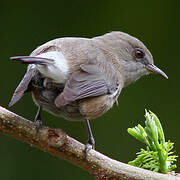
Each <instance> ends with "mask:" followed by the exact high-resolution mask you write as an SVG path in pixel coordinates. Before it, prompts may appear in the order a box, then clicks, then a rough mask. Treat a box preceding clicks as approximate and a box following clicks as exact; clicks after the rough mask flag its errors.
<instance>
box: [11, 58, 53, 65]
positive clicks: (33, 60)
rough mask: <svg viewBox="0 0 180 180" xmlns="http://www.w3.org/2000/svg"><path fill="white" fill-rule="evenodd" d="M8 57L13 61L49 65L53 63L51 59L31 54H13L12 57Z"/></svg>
mask: <svg viewBox="0 0 180 180" xmlns="http://www.w3.org/2000/svg"><path fill="white" fill-rule="evenodd" d="M10 59H11V60H14V61H20V62H22V63H23V64H39V65H50V64H53V63H54V60H53V59H48V58H42V57H33V56H14V57H10Z"/></svg>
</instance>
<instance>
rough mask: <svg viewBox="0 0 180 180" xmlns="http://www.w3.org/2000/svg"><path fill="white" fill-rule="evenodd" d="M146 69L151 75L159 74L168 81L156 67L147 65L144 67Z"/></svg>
mask: <svg viewBox="0 0 180 180" xmlns="http://www.w3.org/2000/svg"><path fill="white" fill-rule="evenodd" d="M146 68H147V69H148V70H149V71H151V72H152V73H156V74H160V75H161V76H163V77H165V78H166V79H168V76H167V75H166V74H165V73H164V72H163V71H162V70H160V69H159V68H158V67H156V66H155V65H154V64H148V65H146Z"/></svg>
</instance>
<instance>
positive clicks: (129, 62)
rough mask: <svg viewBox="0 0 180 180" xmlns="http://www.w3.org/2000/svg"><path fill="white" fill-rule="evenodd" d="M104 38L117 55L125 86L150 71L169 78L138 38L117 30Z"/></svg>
mask: <svg viewBox="0 0 180 180" xmlns="http://www.w3.org/2000/svg"><path fill="white" fill-rule="evenodd" d="M103 39H104V42H105V43H107V44H108V45H109V46H110V47H111V48H112V50H113V52H114V53H115V54H116V55H117V59H118V64H119V67H121V68H120V71H121V72H123V77H124V85H125V86H126V85H128V84H130V83H132V82H134V81H136V80H137V79H139V78H140V77H141V76H143V75H146V74H150V73H155V74H160V75H161V76H163V77H165V78H168V76H167V75H166V74H165V73H164V72H163V71H162V70H160V69H159V68H158V67H156V66H155V65H154V61H153V57H152V55H151V53H150V51H149V50H148V49H147V47H146V46H145V45H144V44H143V43H142V42H141V41H140V40H138V39H137V38H135V37H133V36H131V35H129V34H126V33H123V32H119V31H117V32H111V33H107V34H105V35H104V36H103Z"/></svg>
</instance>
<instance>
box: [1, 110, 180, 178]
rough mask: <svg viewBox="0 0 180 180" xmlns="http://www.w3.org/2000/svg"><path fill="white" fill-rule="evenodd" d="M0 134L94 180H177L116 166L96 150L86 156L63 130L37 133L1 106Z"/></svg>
mask: <svg viewBox="0 0 180 180" xmlns="http://www.w3.org/2000/svg"><path fill="white" fill-rule="evenodd" d="M0 133H5V134H8V135H11V136H13V137H15V138H16V139H19V140H20V141H24V142H26V143H28V144H32V145H34V146H36V147H38V148H40V149H41V150H43V151H46V152H48V153H50V154H52V155H53V156H56V157H59V158H63V159H65V160H67V161H69V162H71V163H73V164H74V165H76V166H79V167H81V168H82V169H84V170H86V171H88V172H89V173H90V174H91V175H92V176H93V177H94V178H96V179H122V180H124V179H131V180H135V179H138V180H139V179H141V180H148V179H151V180H160V179H163V180H180V177H176V176H173V175H168V174H160V173H154V172H151V171H147V170H144V169H140V168H137V167H133V166H130V165H127V164H124V163H121V162H118V161H116V160H113V159H110V158H109V157H107V156H105V155H103V154H101V153H99V152H97V151H95V150H90V151H89V152H88V155H87V156H85V154H84V148H85V146H84V145H83V144H81V143H80V142H78V141H76V140H75V139H73V138H71V137H69V136H68V135H67V134H66V133H65V132H64V131H63V130H61V129H51V128H49V127H44V126H43V127H42V128H41V129H40V130H39V132H38V133H37V131H36V126H35V124H34V123H33V122H32V121H29V120H27V119H25V118H23V117H20V116H18V115H16V114H14V113H12V112H10V111H8V110H7V109H5V108H3V107H1V106H0Z"/></svg>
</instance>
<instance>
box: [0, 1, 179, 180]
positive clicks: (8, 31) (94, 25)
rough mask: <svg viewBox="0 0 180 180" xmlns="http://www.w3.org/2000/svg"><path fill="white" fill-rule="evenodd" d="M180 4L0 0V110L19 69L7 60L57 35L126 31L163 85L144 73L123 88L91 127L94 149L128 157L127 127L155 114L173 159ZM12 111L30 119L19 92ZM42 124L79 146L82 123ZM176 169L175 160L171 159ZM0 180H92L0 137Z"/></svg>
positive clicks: (134, 147) (134, 145)
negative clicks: (144, 50)
mask: <svg viewBox="0 0 180 180" xmlns="http://www.w3.org/2000/svg"><path fill="white" fill-rule="evenodd" d="M179 6H180V1H178V0H171V1H163V0H159V1H157V0H151V1H144V0H139V1H131V0H127V1H121V0H119V1H117V0H116V1H115V0H111V1H110V0H104V1H97V0H96V1H95V0H87V1H85V0H84V1H83V0H76V1H73V0H71V1H70V0H59V1H53V0H52V1H45V0H44V1H42V0H39V1H33V0H31V1H25V0H16V1H13V0H12V1H8V0H1V1H0V41H1V43H0V59H1V71H0V77H1V94H0V100H1V102H0V105H2V106H4V107H8V102H9V100H10V98H11V95H12V93H13V91H14V89H15V88H16V86H17V84H18V83H19V81H20V80H21V78H22V76H23V75H24V73H25V71H26V66H25V65H22V64H20V63H15V62H11V61H10V60H9V57H10V56H15V55H28V54H30V52H31V51H32V50H33V49H35V48H36V47H37V46H39V45H41V44H43V43H45V42H47V41H49V40H51V39H55V38H58V37H65V36H77V37H79V36H80V37H94V36H97V35H102V34H104V33H106V32H110V31H112V30H120V31H124V32H127V33H129V34H131V35H133V36H135V37H137V38H139V39H140V40H142V41H143V42H144V43H145V44H146V45H147V47H148V48H149V50H150V51H151V52H152V54H153V56H154V60H155V64H156V65H157V66H158V67H159V68H161V69H162V70H164V71H165V72H166V73H167V74H168V76H169V80H165V79H163V78H162V77H160V76H155V75H149V76H146V77H143V78H141V79H140V80H138V81H137V82H136V83H135V84H133V85H130V86H129V87H128V88H126V89H124V90H123V91H122V93H121V95H120V97H119V106H118V107H117V106H116V105H114V107H113V109H112V110H110V111H109V112H108V113H106V114H105V115H103V116H102V117H100V118H98V119H96V120H94V121H92V122H91V126H92V129H93V132H94V136H95V139H96V149H97V150H98V151H100V152H102V153H104V154H105V155H107V156H109V157H111V158H114V159H117V160H119V161H122V162H128V161H129V160H132V159H134V158H135V153H136V152H137V151H138V150H139V149H140V147H142V144H141V143H139V142H137V141H136V140H135V139H134V138H133V137H131V136H130V135H128V133H127V128H128V127H133V126H135V125H137V124H138V123H141V124H142V125H144V109H145V108H147V109H150V110H151V111H153V112H154V113H156V114H157V115H158V116H159V118H160V120H161V122H162V125H163V127H164V130H165V135H166V139H167V140H168V139H171V140H172V141H174V142H175V149H176V154H178V155H180V140H179V136H180V131H179V127H180V121H179V116H178V113H179V108H180V102H179V99H180V93H179V92H180V84H179V77H180V75H179V72H180V71H179V66H180V54H179V51H180V50H179V40H180V35H179V32H180V21H179V19H180V11H179ZM11 110H12V111H14V112H16V113H17V114H19V115H22V116H24V117H26V118H28V119H34V116H35V114H36V110H37V107H36V106H34V104H33V102H32V99H31V95H30V94H27V95H26V96H24V98H23V99H22V100H21V101H19V102H18V103H17V104H16V105H15V106H14V107H12V108H11ZM43 119H44V124H45V125H48V126H50V127H61V128H62V129H64V130H65V131H66V132H67V133H68V134H69V135H71V136H72V137H75V138H76V139H78V140H79V141H81V142H86V139H87V133H86V128H85V124H84V123H82V122H69V121H66V120H64V119H62V118H56V117H53V116H52V115H50V114H48V113H46V112H44V113H43ZM177 165H178V167H179V168H177V169H176V171H178V172H180V160H179V161H178V162H177ZM0 179H2V180H12V179H13V180H24V179H26V180H32V179H34V180H36V179H44V180H48V179H53V180H61V179H63V180H64V179H66V180H70V179H78V180H80V179H82V180H84V179H87V180H88V179H93V178H92V177H91V176H90V175H89V174H88V173H86V172H84V171H83V170H81V169H80V168H78V167H75V166H74V165H72V164H70V163H69V162H66V161H64V160H62V159H57V158H55V157H53V156H51V155H49V154H48V153H45V152H42V151H40V150H39V149H36V148H34V147H31V146H30V145H28V144H25V143H22V142H19V141H17V140H15V139H13V138H11V137H9V136H7V135H0Z"/></svg>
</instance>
